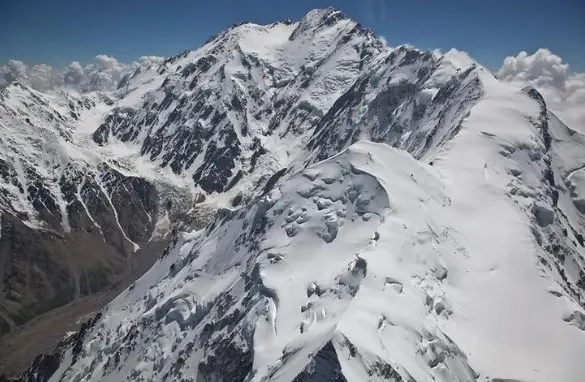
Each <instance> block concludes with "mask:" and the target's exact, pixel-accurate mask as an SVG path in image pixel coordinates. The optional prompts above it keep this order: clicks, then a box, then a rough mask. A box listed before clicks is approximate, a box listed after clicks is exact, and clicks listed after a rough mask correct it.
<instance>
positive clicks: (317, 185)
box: [52, 75, 585, 382]
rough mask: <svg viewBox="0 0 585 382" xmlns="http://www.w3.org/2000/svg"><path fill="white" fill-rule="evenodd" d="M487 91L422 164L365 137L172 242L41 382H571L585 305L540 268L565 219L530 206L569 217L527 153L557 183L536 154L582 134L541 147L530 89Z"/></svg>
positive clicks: (489, 86)
mask: <svg viewBox="0 0 585 382" xmlns="http://www.w3.org/2000/svg"><path fill="white" fill-rule="evenodd" d="M482 83H483V87H484V90H485V95H484V97H483V99H482V100H481V101H480V102H479V103H478V104H477V105H476V106H475V107H473V108H472V112H471V115H470V116H469V117H468V118H467V119H466V120H465V121H464V123H463V126H462V128H461V131H460V132H459V134H457V136H456V137H454V138H453V139H452V140H451V141H449V142H448V144H447V145H446V147H445V148H444V149H443V150H442V151H441V153H440V155H439V156H438V157H437V158H436V159H435V161H434V163H433V166H429V165H427V164H423V163H421V162H419V161H417V160H415V159H414V158H413V157H412V156H410V155H409V154H408V153H406V152H404V151H401V150H397V149H394V148H391V147H389V146H387V145H386V144H381V143H371V142H359V143H356V144H354V145H352V146H350V147H349V148H348V149H346V150H344V151H343V152H342V153H340V154H339V155H336V156H333V157H332V158H330V159H327V160H325V161H323V162H320V163H317V164H315V165H313V166H310V167H308V168H306V169H304V170H302V171H301V172H299V173H297V174H295V175H291V176H290V177H288V178H286V179H283V180H282V181H281V182H279V183H278V184H277V185H276V186H275V187H274V188H273V189H272V190H267V193H266V195H265V196H263V197H261V198H259V199H257V200H255V201H253V202H252V203H250V204H248V205H247V206H245V207H242V208H239V209H237V210H234V211H225V212H223V213H221V214H220V215H219V216H218V217H217V218H216V220H215V222H214V223H213V224H211V225H210V226H209V227H207V228H206V229H205V230H202V231H197V232H192V233H190V234H181V235H179V237H177V239H176V242H175V243H174V245H173V246H171V247H170V249H169V250H168V252H167V253H166V254H165V255H164V257H163V258H161V259H160V260H159V262H158V263H157V264H156V265H155V266H154V267H153V268H152V269H151V270H150V271H149V272H148V273H147V274H146V275H145V276H144V277H143V278H141V279H140V280H139V281H137V282H136V284H135V285H134V286H133V287H132V288H130V289H129V290H127V291H126V292H124V293H123V294H121V295H120V296H119V297H118V298H117V299H116V300H115V301H114V302H112V304H110V305H109V306H108V308H107V309H106V310H105V311H104V312H103V315H102V316H101V318H100V319H99V320H97V322H96V323H95V325H94V326H93V328H92V329H91V330H90V331H89V333H88V334H86V335H85V338H84V340H83V345H82V347H81V348H78V349H77V350H76V351H74V350H72V349H70V350H68V352H67V354H66V356H65V362H63V363H62V366H61V368H60V369H59V370H58V371H57V373H56V374H55V375H54V376H53V378H52V380H55V381H57V380H60V379H63V380H111V381H119V380H124V379H127V378H130V379H142V378H144V379H145V380H165V379H167V378H171V379H173V380H225V381H228V380H253V381H263V380H271V381H291V380H293V379H295V378H298V380H348V381H367V380H372V381H374V380H404V381H408V380H415V381H429V380H439V381H474V380H481V381H486V380H491V379H492V378H493V379H496V378H503V379H510V380H512V379H513V380H521V381H551V380H556V381H567V382H572V381H575V382H577V381H580V380H581V378H582V375H583V373H585V366H584V365H583V363H582V362H581V361H580V359H581V357H582V354H584V353H583V352H584V351H585V331H584V330H583V329H584V327H583V313H582V312H583V309H582V307H581V306H580V305H579V303H581V305H582V302H583V298H582V297H583V292H582V289H576V294H575V295H572V294H571V291H570V288H571V285H570V282H569V283H565V284H563V281H562V280H561V279H560V278H558V274H556V273H555V272H556V269H558V268H554V267H552V266H550V265H549V266H548V267H546V266H543V265H542V263H544V264H548V262H550V263H552V262H553V260H554V259H550V254H549V253H548V252H547V251H545V250H544V248H543V246H541V245H539V244H538V243H537V240H536V239H535V237H536V235H542V232H545V230H546V229H549V228H550V227H549V226H550V225H552V224H558V225H559V226H560V225H562V224H564V223H563V222H560V223H556V222H555V223H551V222H548V223H547V222H546V221H543V220H542V219H543V217H542V216H540V215H539V212H538V211H541V210H538V211H537V212H534V208H535V207H534V203H539V204H538V205H540V206H541V208H543V209H544V210H546V211H547V212H546V213H545V215H546V216H548V215H547V214H548V213H549V212H550V214H552V215H554V216H553V217H550V219H553V220H556V219H557V217H556V215H555V214H558V213H560V212H559V211H562V210H563V209H565V211H569V210H570V211H573V212H574V211H575V209H574V207H571V208H572V209H570V208H569V207H570V206H569V205H568V203H567V204H564V203H561V200H563V197H562V196H561V197H559V199H558V203H557V202H555V203H552V202H551V201H550V197H549V200H548V201H547V200H546V199H545V198H546V197H547V195H544V192H545V189H544V188H543V187H544V186H546V184H543V180H542V179H541V177H542V175H543V174H542V172H541V170H542V169H541V168H539V163H540V161H542V160H543V157H538V156H539V155H542V156H545V155H550V156H551V158H552V160H551V161H550V163H552V164H551V166H552V167H553V170H552V171H553V174H554V175H555V176H556V175H558V174H561V172H560V170H559V169H560V168H563V166H565V165H566V166H569V167H570V166H573V165H574V163H559V162H558V158H555V156H558V155H559V154H560V151H561V150H558V151H556V153H553V154H546V150H545V146H547V145H549V144H552V147H553V148H551V149H550V150H553V151H554V147H555V146H556V145H557V144H558V145H559V146H557V149H560V148H561V147H562V146H563V145H568V146H567V148H569V147H572V150H573V152H572V154H574V155H575V156H568V157H567V158H571V159H570V160H568V161H571V160H577V161H581V160H582V159H583V158H579V156H580V155H583V153H584V151H582V150H581V151H579V152H576V151H574V150H575V148H576V147H578V148H579V149H582V146H581V144H582V143H583V137H577V136H575V134H576V133H574V132H571V131H570V130H568V129H567V128H566V127H565V126H562V125H561V124H560V122H558V121H557V120H555V119H554V116H550V123H549V127H548V131H549V132H550V134H551V135H552V142H549V143H548V144H547V143H546V142H545V141H546V140H545V139H543V135H542V134H543V131H542V126H540V125H538V124H537V123H535V120H533V119H530V118H538V117H539V115H541V114H542V113H543V112H544V113H545V115H546V110H544V111H543V110H542V109H541V106H542V105H541V104H540V103H539V102H538V101H537V100H535V99H534V98H533V97H534V93H533V94H532V95H531V94H529V93H530V91H529V90H527V92H528V94H527V93H526V92H517V91H516V90H513V89H512V88H511V87H508V86H507V85H502V84H500V83H499V82H497V81H496V80H495V79H493V78H492V77H490V76H489V75H485V76H483V77H482ZM553 124H554V125H555V126H554V127H553V126H551V125H553ZM562 134H568V135H562ZM569 135H571V136H573V138H578V139H577V140H574V141H573V143H570V142H569V141H567V140H566V139H567V138H568V136H569ZM579 140H581V142H580V143H579V142H578V141H579ZM540 149H543V151H542V152H540ZM544 159H545V158H544ZM544 162H548V161H547V160H544ZM580 163H582V162H580ZM555 166H559V167H555ZM579 171H580V170H577V171H576V172H575V171H573V172H572V173H570V174H569V177H570V178H571V179H573V178H575V177H577V178H578V175H576V174H577V173H579ZM574 181H577V179H575V180H574ZM513 187H524V188H525V189H524V190H523V192H522V193H520V192H518V191H515V192H511V188H513ZM558 189H559V193H560V194H561V195H564V197H568V196H569V193H567V194H565V192H564V186H560V185H559V186H558ZM539 192H543V195H538V193H539ZM541 198H542V199H541ZM553 204H555V205H558V206H559V207H558V208H559V209H558V210H556V208H557V207H556V206H553ZM565 213H566V212H565ZM566 219H569V220H570V219H571V216H570V214H569V213H566ZM581 219H582V218H581ZM581 222H582V220H581ZM547 227H548V228H547ZM567 235H574V234H573V233H567ZM549 239H551V238H550V237H549V238H546V239H545V240H549ZM553 239H554V237H553ZM575 248H576V249H575ZM571 249H572V250H573V251H578V253H577V256H576V259H578V261H582V253H583V252H582V247H578V244H577V246H575V247H571V244H567V252H566V253H567V257H568V254H570V253H569V251H570V250H571ZM539 258H540V259H541V262H539ZM566 277H568V278H569V280H571V279H572V276H570V275H567V276H566ZM567 285H569V287H567ZM320 378H321V379H320Z"/></svg>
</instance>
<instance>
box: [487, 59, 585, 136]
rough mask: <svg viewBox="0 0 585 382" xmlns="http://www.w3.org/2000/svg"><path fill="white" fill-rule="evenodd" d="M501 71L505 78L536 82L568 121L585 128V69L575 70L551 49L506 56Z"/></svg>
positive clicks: (550, 102) (552, 105)
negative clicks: (577, 71)
mask: <svg viewBox="0 0 585 382" xmlns="http://www.w3.org/2000/svg"><path fill="white" fill-rule="evenodd" d="M497 74H498V78H500V79H501V80H502V81H506V82H510V83H513V84H516V85H518V86H526V85H532V86H534V87H535V88H536V89H538V91H540V93H541V94H542V96H543V97H544V98H545V100H546V102H547V103H548V104H549V106H550V108H551V109H552V110H553V111H554V112H556V114H557V115H558V116H559V117H560V118H561V119H562V120H563V121H564V122H565V123H567V124H568V125H569V126H571V127H573V128H576V129H578V130H580V131H584V132H585V73H576V72H573V71H571V68H570V67H569V64H567V63H564V62H563V60H562V58H561V57H559V56H557V55H556V54H554V53H552V52H551V51H550V50H548V49H539V50H537V51H536V52H535V53H534V54H532V55H529V54H528V53H526V52H520V53H519V54H518V55H517V56H516V57H506V59H505V60H504V63H503V65H502V67H501V68H500V70H499V71H498V73H497Z"/></svg>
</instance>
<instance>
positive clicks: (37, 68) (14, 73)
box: [0, 54, 164, 92]
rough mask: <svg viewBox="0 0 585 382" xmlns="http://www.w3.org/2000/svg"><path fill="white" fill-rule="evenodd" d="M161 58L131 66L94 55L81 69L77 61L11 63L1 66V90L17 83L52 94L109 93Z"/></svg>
mask: <svg viewBox="0 0 585 382" xmlns="http://www.w3.org/2000/svg"><path fill="white" fill-rule="evenodd" d="M163 61H164V57H158V56H143V57H140V58H139V59H138V60H136V61H134V62H131V63H123V62H120V61H118V60H117V59H116V58H114V57H110V56H107V55H104V54H100V55H97V56H95V58H94V60H93V62H91V63H89V64H87V65H85V66H83V65H81V64H80V63H79V62H77V61H73V62H71V63H70V64H69V65H67V66H66V67H65V68H62V69H58V68H54V67H52V66H50V65H46V64H37V65H27V64H25V63H23V62H22V61H18V60H10V61H9V62H8V64H7V65H4V66H0V89H1V88H3V87H5V86H7V85H8V84H10V83H11V82H14V81H16V80H19V81H22V82H23V83H25V84H27V85H29V86H31V87H32V88H34V89H37V90H40V91H44V92H51V91H55V90H59V89H62V88H69V89H75V90H77V91H81V92H89V91H94V90H101V91H109V90H114V89H116V87H117V86H118V83H119V82H120V80H121V79H122V78H123V77H124V76H125V75H127V74H131V73H133V72H134V71H136V70H137V69H140V68H147V67H150V66H156V65H160V64H161V63H162V62H163Z"/></svg>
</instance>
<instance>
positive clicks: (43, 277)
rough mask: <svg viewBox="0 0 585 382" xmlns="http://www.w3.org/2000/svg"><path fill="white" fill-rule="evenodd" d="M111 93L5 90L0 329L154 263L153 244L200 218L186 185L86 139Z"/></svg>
mask: <svg viewBox="0 0 585 382" xmlns="http://www.w3.org/2000/svg"><path fill="white" fill-rule="evenodd" d="M115 96H116V95H115V94H114V95H110V96H108V95H104V94H99V93H96V94H90V95H76V94H73V95H70V94H61V95H46V94H42V93H39V92H37V91H34V90H32V89H30V88H28V87H26V86H24V85H21V84H19V83H14V84H12V85H10V86H8V87H7V88H6V89H4V90H3V91H2V93H1V94H0V123H1V125H2V128H1V130H0V280H1V281H0V285H1V286H2V288H1V289H0V335H5V334H8V333H12V332H14V331H15V330H17V329H18V328H19V327H21V326H22V325H23V324H25V323H28V322H29V321H30V320H31V319H33V318H35V317H36V316H38V315H39V314H42V313H44V312H47V311H50V310H52V309H54V308H56V307H59V306H62V305H64V304H66V303H68V302H70V301H72V300H76V299H78V298H83V297H85V296H89V295H92V294H94V293H97V292H101V291H103V290H105V289H107V288H109V287H111V286H112V285H113V284H120V283H121V285H126V284H129V283H130V282H131V281H132V278H133V277H136V272H135V270H134V268H136V266H137V264H139V267H140V268H141V269H144V268H145V267H146V268H147V267H148V266H149V265H150V264H151V263H152V261H153V260H149V258H152V256H147V254H148V251H149V248H150V247H153V246H154V247H156V245H157V243H159V242H161V241H162V242H164V241H166V240H167V236H168V235H169V234H170V231H171V230H172V228H173V227H175V226H178V225H180V224H184V223H185V224H188V225H191V223H192V222H193V220H194V219H196V218H189V219H187V218H185V217H184V213H185V210H184V207H185V206H186V205H187V206H188V205H189V204H190V202H191V193H190V192H189V191H187V190H184V189H182V188H181V187H180V186H178V185H176V184H173V183H171V182H168V181H165V180H164V179H163V180H160V179H156V178H153V177H148V176H144V174H140V173H136V172H134V171H129V169H128V168H127V167H126V166H124V165H120V163H118V162H117V158H110V157H108V156H107V155H100V154H101V153H97V152H93V151H92V149H91V146H88V145H87V144H85V143H84V142H85V141H87V139H85V137H84V134H85V132H84V131H83V129H84V128H91V119H92V118H94V115H98V116H99V113H100V112H101V111H100V110H99V109H100V108H102V109H104V110H107V109H108V108H109V107H111V104H112V102H113V101H112V100H111V99H110V97H115ZM98 119H99V118H98ZM85 124H88V125H89V127H86V126H85ZM165 219H166V221H170V220H169V219H172V220H175V222H174V223H172V224H168V226H164V224H163V226H161V224H160V223H161V222H163V223H164V221H165ZM157 224H158V226H157ZM161 229H162V231H161ZM142 263H144V264H142Z"/></svg>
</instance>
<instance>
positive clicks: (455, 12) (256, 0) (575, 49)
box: [0, 0, 585, 71]
mask: <svg viewBox="0 0 585 382" xmlns="http://www.w3.org/2000/svg"><path fill="white" fill-rule="evenodd" d="M329 5H331V6H333V7H335V8H338V9H340V10H342V11H343V12H344V13H345V14H346V15H348V16H349V17H351V18H353V19H355V20H357V21H359V22H361V23H362V24H363V25H365V26H368V27H370V28H372V29H373V30H374V31H375V32H376V33H377V34H379V35H382V36H384V37H386V39H387V40H388V42H389V43H390V44H391V45H397V44H402V43H411V44H413V45H415V46H417V47H419V48H424V49H432V48H441V49H449V48H451V47H456V48H458V49H461V50H465V51H467V52H469V53H470V54H471V55H472V56H473V57H474V58H475V59H477V60H478V61H479V62H481V63H482V64H483V65H486V66H488V67H489V68H491V69H497V68H498V67H499V66H500V64H501V62H502V60H503V58H504V57H506V56H509V55H516V54H517V53H518V52H519V51H521V50H526V51H527V52H528V53H530V54H531V53H533V52H534V51H536V49H538V48H541V47H544V48H549V49H550V50H551V51H553V52H554V53H556V54H557V55H559V56H561V57H562V58H563V59H564V60H565V61H566V62H568V63H569V64H570V65H571V68H572V69H573V70H575V71H585V2H584V1H583V0H559V1H552V0H549V1H543V0H532V1H528V0H508V1H502V0H492V1H489V2H486V1H474V0H467V1H463V0H457V1H455V0H452V1H447V0H443V1H441V0H402V1H390V0H355V1H351V0H345V1H333V0H329V1H321V0H311V1H310V0H292V1H290V0H289V1H275V0H273V1H269V0H248V1H245V0H240V1H236V0H211V1H207V0H190V1H188V0H166V1H163V0H158V1H155V0H99V1H98V0H18V1H16V0H14V1H12V0H8V1H6V2H4V3H3V4H2V8H1V11H0V65H3V64H5V63H6V62H7V61H8V60H9V59H18V60H21V61H24V62H27V63H31V64H33V63H48V64H51V65H54V66H64V65H66V64H67V63H69V62H71V61H81V62H82V63H84V62H90V61H91V60H92V59H93V57H94V56H95V55H97V54H107V55H111V56H114V57H116V58H117V59H119V60H122V61H131V60H133V59H136V58H137V57H139V56H142V55H163V56H166V55H172V54H174V53H177V52H179V51H182V50H185V49H188V48H196V47H198V46H199V45H200V44H201V43H202V42H204V41H205V40H207V38H208V37H210V36H211V35H213V34H215V33H217V32H219V31H221V30H223V29H225V28H226V27H227V26H229V25H231V24H234V23H237V22H240V21H251V22H256V23H269V22H273V21H277V20H282V19H285V18H290V19H292V20H297V19H299V18H301V17H302V15H304V14H305V13H306V12H307V11H309V10H310V9H313V8H322V7H326V6H329Z"/></svg>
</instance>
